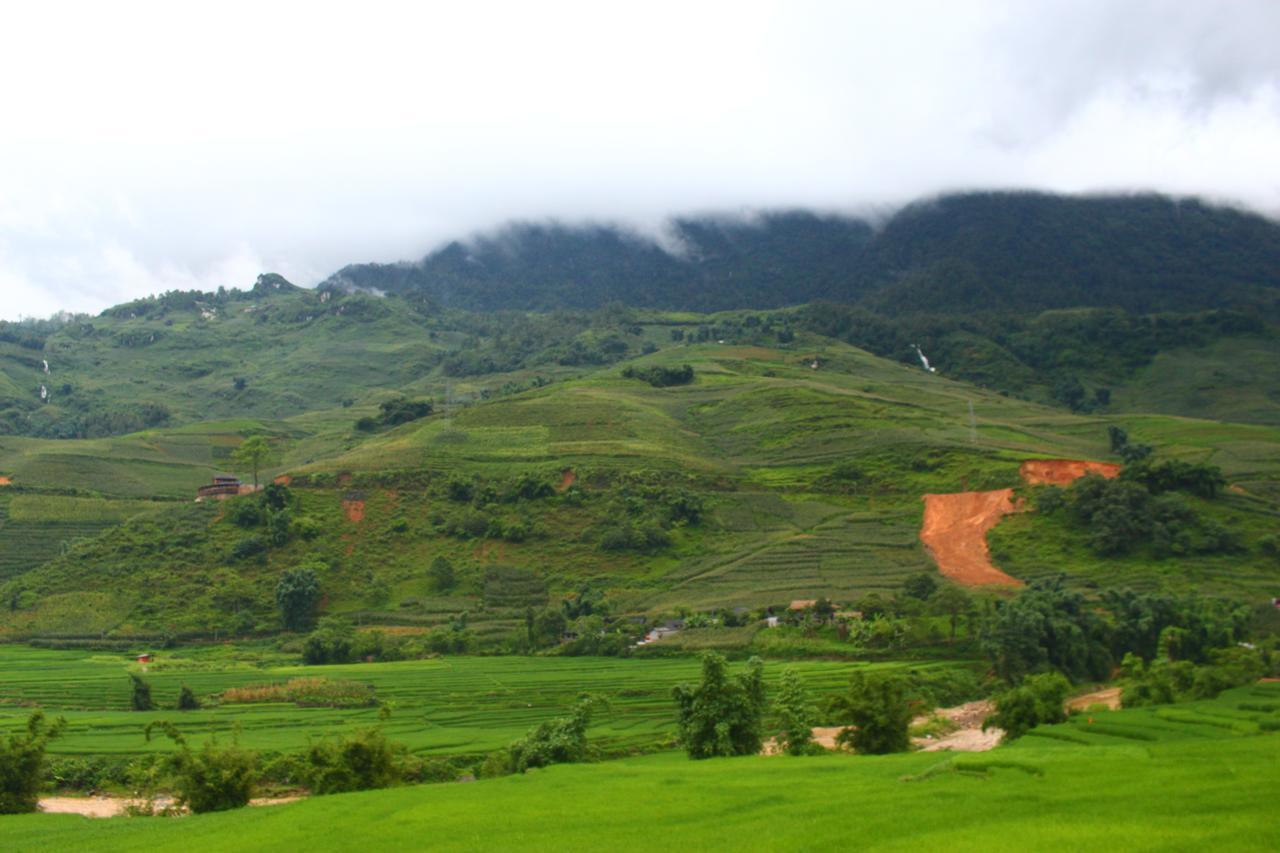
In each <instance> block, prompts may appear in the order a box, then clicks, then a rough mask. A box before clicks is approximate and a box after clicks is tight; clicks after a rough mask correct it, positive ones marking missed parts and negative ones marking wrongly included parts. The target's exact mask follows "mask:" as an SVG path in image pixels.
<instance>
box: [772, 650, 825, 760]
mask: <svg viewBox="0 0 1280 853" xmlns="http://www.w3.org/2000/svg"><path fill="white" fill-rule="evenodd" d="M775 708H776V711H777V716H778V747H779V748H780V749H781V750H782V751H783V752H785V753H786V754H787V755H815V754H818V753H821V752H825V750H824V749H823V748H822V746H821V745H820V744H817V743H815V742H814V740H813V719H814V709H813V705H812V704H811V703H810V702H809V694H808V693H807V692H806V691H805V689H804V685H802V684H801V683H800V676H799V675H797V674H796V671H795V670H794V669H789V668H788V669H784V670H783V671H782V687H781V689H780V691H779V693H778V701H777V703H776V706H775Z"/></svg>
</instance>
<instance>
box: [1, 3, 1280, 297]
mask: <svg viewBox="0 0 1280 853" xmlns="http://www.w3.org/2000/svg"><path fill="white" fill-rule="evenodd" d="M1278 43H1280V2H1276V0H1256V2H1255V0H1213V2H1208V0H1160V2H1146V0H1070V2H1059V0H1035V2H1026V0H1017V2H963V1H962V0H950V2H923V1H922V0H905V1H904V0H895V2H893V3H885V2H883V0H880V2H874V3H872V2H852V1H851V0H850V2H836V3H821V2H803V1H802V0H787V1H786V2H753V0H734V1H733V2H724V3H721V2H696V0H683V2H676V3H667V2H661V0H651V1H650V2H646V3H623V2H612V3H610V2H600V0H596V2H582V3H577V2H557V0H538V2H536V3H531V2H513V3H495V2H484V0H469V2H466V3H458V2H449V3H425V2H424V3H413V4H410V3H404V4H389V3H379V2H372V0H362V2H361V3H350V2H344V3H326V2H315V0H313V2H308V3H273V2H266V0H257V2H252V3H238V2H223V3H217V4H184V3H173V2H162V3H140V2H127V0H117V2H112V3H101V2H93V3H68V2H57V0H47V2H41V3H26V4H15V6H14V7H10V8H7V10H6V13H5V25H4V27H3V30H0V81H3V82H2V83H0V87H2V88H0V92H3V97H0V319H10V320H12V319H18V318H19V317H44V316H48V315H50V314H52V313H53V312H55V311H59V310H70V311H88V312H97V311H100V310H101V309H103V308H105V307H107V306H109V305H113V304H117V303H119V302H122V301H126V300H128V299H132V298H136V297H139V296H143V295H147V294H151V293H157V292H162V291H165V290H171V289H191V288H198V289H202V290H211V289H216V288H217V287H219V286H225V287H241V288H244V287H249V286H251V285H252V284H253V282H254V280H255V279H256V277H257V276H258V274H259V273H261V272H264V271H273V272H278V273H280V274H282V275H284V276H285V277H286V278H288V279H290V280H291V281H294V282H295V283H297V284H302V285H307V286H311V285H314V284H316V283H318V282H320V281H322V280H323V279H324V278H326V277H327V276H328V275H330V274H331V273H333V272H335V271H336V270H337V269H339V268H340V267H342V266H344V265H346V264H348V263H358V262H366V261H380V262H391V261H396V260H404V259H417V258H421V257H422V256H423V255H425V254H426V253H427V252H428V251H430V250H431V249H432V248H434V247H436V246H438V245H440V244H441V243H443V242H445V241H448V240H450V239H454V238H459V237H465V236H466V235H468V234H471V233H475V232H476V231H478V230H484V229H488V228H493V227H495V226H498V225H500V224H501V223H503V222H506V221H509V220H545V219H558V220H563V221H568V222H585V221H607V222H616V223H621V224H624V225H628V226H632V227H635V228H637V229H640V230H642V231H647V232H653V233H656V232H658V231H659V230H660V228H661V224H662V222H663V221H664V220H665V219H666V218H667V217H668V216H670V215H672V214H676V213H698V212H728V213H744V214H750V213H752V212H755V211H760V210H765V209H772V208H786V207H812V208H817V209H821V210H824V211H846V212H851V213H873V214H881V215H882V214H883V213H884V212H887V211H890V210H892V209H893V208H894V207H895V206H897V205H901V204H903V203H905V202H908V201H910V200H912V199H915V198H919V197H922V196H928V195H932V194H936V193H940V192H946V191H954V190H963V189H975V188H996V189H998V188H1035V189H1044V190H1051V191H1061V192H1073V193H1080V192H1128V191H1134V190H1156V191H1161V192H1168V193H1173V194H1195V195H1201V196H1205V197H1207V198H1209V199H1211V200H1214V201H1221V202H1224V203H1230V204H1237V205H1243V206H1246V207H1249V208H1251V209H1254V210H1257V211H1259V212H1262V213H1264V214H1266V215H1270V216H1280V50H1277V49H1276V45H1277V44H1278Z"/></svg>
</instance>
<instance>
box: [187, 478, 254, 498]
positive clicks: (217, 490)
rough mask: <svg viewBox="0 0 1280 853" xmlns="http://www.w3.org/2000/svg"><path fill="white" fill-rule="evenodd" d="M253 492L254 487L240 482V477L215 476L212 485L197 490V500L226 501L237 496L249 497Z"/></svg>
mask: <svg viewBox="0 0 1280 853" xmlns="http://www.w3.org/2000/svg"><path fill="white" fill-rule="evenodd" d="M252 491H253V486H249V485H245V484H244V483H242V482H240V478H239V477H235V476H232V475H231V474H215V475H214V477H213V482H212V483H210V484H209V485H207V486H201V487H200V488H198V489H196V500H197V501H206V500H214V501H225V500H226V499H227V498H234V497H235V496H237V495H247V494H249V493H251V492H252Z"/></svg>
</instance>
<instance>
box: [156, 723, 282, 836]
mask: <svg viewBox="0 0 1280 853" xmlns="http://www.w3.org/2000/svg"><path fill="white" fill-rule="evenodd" d="M153 729H160V730H161V731H163V732H164V734H165V735H166V736H168V737H169V739H170V740H172V741H173V742H174V743H176V744H177V745H178V748H179V751H178V754H177V755H176V756H174V759H173V767H174V782H175V784H174V793H175V794H176V796H177V800H178V802H179V803H181V804H182V805H184V806H186V807H187V808H189V809H191V811H193V812H195V813H197V814H199V813H201V812H221V811H228V810H230V809H238V808H241V807H243V806H246V805H248V803H249V800H250V799H251V798H252V797H253V788H254V780H255V778H256V777H257V766H258V756H257V754H256V753H254V752H250V751H249V750H246V749H241V748H240V746H239V744H238V743H236V742H235V741H232V743H231V744H230V745H229V746H225V747H224V746H219V745H218V741H217V738H210V739H209V740H207V741H205V742H204V745H203V746H201V747H200V751H199V752H193V751H192V750H191V747H190V745H189V744H188V743H187V741H186V738H184V737H183V736H182V734H181V733H180V732H179V731H178V730H177V728H175V727H174V726H173V725H172V724H171V723H167V722H164V721H163V720H159V721H156V722H154V723H151V724H150V725H148V726H147V728H146V736H147V740H151V732H152V730H153Z"/></svg>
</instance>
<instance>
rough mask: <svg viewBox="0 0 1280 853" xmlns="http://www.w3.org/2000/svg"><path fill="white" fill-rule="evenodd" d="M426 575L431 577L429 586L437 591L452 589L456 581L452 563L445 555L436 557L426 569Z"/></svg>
mask: <svg viewBox="0 0 1280 853" xmlns="http://www.w3.org/2000/svg"><path fill="white" fill-rule="evenodd" d="M427 577H429V578H431V586H432V587H433V588H434V589H436V590H437V591H439V592H444V591H445V590H448V589H452V588H453V585H454V583H455V581H456V578H455V575H454V571H453V563H451V562H449V559H448V558H447V557H443V556H441V557H436V558H435V559H434V560H432V561H431V567H430V568H428V569H427Z"/></svg>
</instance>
